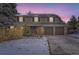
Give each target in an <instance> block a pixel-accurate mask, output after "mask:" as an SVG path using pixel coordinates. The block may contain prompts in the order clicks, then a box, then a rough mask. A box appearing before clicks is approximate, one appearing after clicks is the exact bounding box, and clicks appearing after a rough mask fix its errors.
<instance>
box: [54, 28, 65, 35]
mask: <svg viewBox="0 0 79 59" xmlns="http://www.w3.org/2000/svg"><path fill="white" fill-rule="evenodd" d="M55 34H56V35H64V27H55Z"/></svg>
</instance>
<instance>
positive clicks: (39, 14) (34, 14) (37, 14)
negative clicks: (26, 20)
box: [15, 13, 59, 17]
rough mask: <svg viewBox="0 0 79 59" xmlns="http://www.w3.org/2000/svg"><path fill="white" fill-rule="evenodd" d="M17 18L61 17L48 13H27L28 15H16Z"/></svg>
mask: <svg viewBox="0 0 79 59" xmlns="http://www.w3.org/2000/svg"><path fill="white" fill-rule="evenodd" d="M15 16H46V17H47V16H55V17H59V16H58V15H56V14H47V13H27V14H16V15H15Z"/></svg>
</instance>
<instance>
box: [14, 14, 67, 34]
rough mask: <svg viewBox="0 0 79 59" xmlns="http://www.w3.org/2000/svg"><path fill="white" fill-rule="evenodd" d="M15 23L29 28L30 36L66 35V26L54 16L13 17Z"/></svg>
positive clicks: (18, 15) (27, 15) (29, 15)
mask: <svg viewBox="0 0 79 59" xmlns="http://www.w3.org/2000/svg"><path fill="white" fill-rule="evenodd" d="M15 16H16V18H17V22H19V23H23V24H26V26H28V27H30V31H31V35H39V34H43V35H66V34H67V25H66V24H65V23H64V22H63V21H62V20H61V18H60V17H59V16H58V15H56V14H34V13H28V14H26V15H21V14H17V15H15Z"/></svg>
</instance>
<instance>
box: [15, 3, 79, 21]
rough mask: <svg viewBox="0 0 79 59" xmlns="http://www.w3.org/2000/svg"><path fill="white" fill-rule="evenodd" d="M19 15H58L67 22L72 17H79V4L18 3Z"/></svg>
mask: <svg viewBox="0 0 79 59" xmlns="http://www.w3.org/2000/svg"><path fill="white" fill-rule="evenodd" d="M16 9H17V11H18V13H24V14H26V13H28V12H29V11H31V12H32V13H51V14H57V15H59V16H60V17H61V19H62V20H63V21H65V22H67V21H69V19H70V18H71V16H72V15H74V16H76V17H78V16H79V4H78V3H74V4H73V3H70V4H68V3H18V4H17V7H16Z"/></svg>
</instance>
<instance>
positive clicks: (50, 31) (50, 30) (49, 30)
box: [44, 27, 53, 35]
mask: <svg viewBox="0 0 79 59" xmlns="http://www.w3.org/2000/svg"><path fill="white" fill-rule="evenodd" d="M44 30H45V31H44V34H45V35H53V27H45V28H44Z"/></svg>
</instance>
